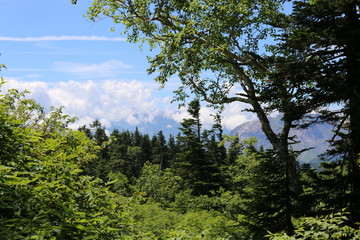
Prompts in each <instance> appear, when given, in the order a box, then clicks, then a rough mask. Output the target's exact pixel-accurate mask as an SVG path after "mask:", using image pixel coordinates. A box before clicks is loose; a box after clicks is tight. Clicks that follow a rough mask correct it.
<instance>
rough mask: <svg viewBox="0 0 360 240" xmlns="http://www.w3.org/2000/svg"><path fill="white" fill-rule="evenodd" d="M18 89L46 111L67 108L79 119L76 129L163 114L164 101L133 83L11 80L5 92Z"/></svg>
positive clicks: (139, 120)
mask: <svg viewBox="0 0 360 240" xmlns="http://www.w3.org/2000/svg"><path fill="white" fill-rule="evenodd" d="M9 88H17V89H19V90H24V89H27V90H29V91H30V94H29V95H28V97H29V98H34V99H35V100H37V101H38V102H39V103H40V104H41V105H42V106H44V107H45V108H47V109H48V108H49V107H50V106H55V107H60V106H64V107H65V110H64V111H65V113H67V114H70V115H71V116H77V117H79V121H78V122H77V123H76V124H75V125H74V126H82V125H85V124H89V123H91V122H92V121H94V120H95V119H99V120H100V122H101V123H103V124H104V125H105V126H106V127H111V126H112V125H113V124H114V123H117V122H120V121H125V122H127V123H128V124H130V125H134V126H135V125H138V124H140V123H150V122H152V121H154V119H155V118H156V117H157V116H159V115H161V114H163V112H162V110H161V107H163V106H161V104H160V103H161V99H158V98H156V97H155V96H154V94H153V92H152V91H153V89H150V88H149V87H148V86H146V85H145V84H143V83H141V82H139V81H136V80H133V81H130V82H125V81H118V80H105V81H101V82H95V81H90V80H88V81H82V82H80V81H67V82H57V83H52V84H51V83H46V82H39V81H37V82H24V81H19V80H14V79H13V80H11V79H8V82H7V83H6V84H5V85H4V87H3V89H5V90H6V89H9Z"/></svg>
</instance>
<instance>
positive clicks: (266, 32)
mask: <svg viewBox="0 0 360 240" xmlns="http://www.w3.org/2000/svg"><path fill="white" fill-rule="evenodd" d="M75 2H76V1H75ZM283 2H284V1H281V0H279V1H271V0H261V1H255V0H250V1H230V0H226V1H221V2H219V1H215V0H208V1H200V0H195V1H177V0H174V1H167V0H152V1H145V0H140V1H133V0H123V1H115V0H94V1H93V3H92V5H91V7H90V8H89V10H88V18H89V19H90V20H93V21H95V20H97V19H99V18H102V17H103V16H105V17H110V18H112V19H113V21H114V22H115V23H122V24H123V25H125V28H126V29H125V33H126V34H127V36H128V39H129V41H130V42H138V41H143V42H147V43H149V45H150V46H151V47H159V53H158V54H157V55H155V56H154V57H150V58H149V62H150V64H151V65H150V68H149V69H148V72H149V73H157V74H158V75H157V76H156V78H155V80H156V81H158V82H159V83H160V84H165V83H166V82H167V81H168V79H169V78H170V76H172V75H175V74H176V75H178V76H179V78H180V80H181V82H182V86H181V87H180V89H179V91H177V94H178V95H177V99H178V100H182V99H184V98H185V97H186V96H187V95H188V94H187V93H186V90H190V91H191V92H193V93H196V94H197V95H199V96H201V97H202V99H203V100H205V101H207V102H208V103H210V104H214V105H222V104H227V103H232V102H243V103H246V104H249V106H250V109H248V110H249V111H252V112H254V113H256V115H257V117H258V118H259V120H260V122H261V125H262V130H263V131H264V133H265V135H266V137H267V138H268V140H269V142H270V143H271V144H272V147H273V149H274V151H275V153H276V154H277V155H278V157H279V159H280V161H282V162H284V163H286V164H285V166H286V170H285V171H286V175H287V177H286V181H287V184H286V187H287V188H288V192H289V194H292V195H296V194H297V193H298V192H300V191H301V186H300V185H299V179H298V174H297V170H296V160H295V158H294V157H293V156H292V154H290V152H289V145H290V144H289V139H288V138H289V131H290V129H291V127H293V124H294V123H295V121H296V120H299V119H301V118H302V116H303V115H304V114H305V113H308V112H311V110H312V109H307V108H304V107H303V106H304V105H305V106H308V105H306V101H305V99H306V96H305V95H303V94H302V93H301V91H299V92H298V91H297V90H299V89H301V88H299V86H298V85H294V84H290V83H289V81H281V78H274V77H272V71H274V70H275V71H276V65H275V64H274V62H273V61H272V60H271V59H269V58H268V55H267V54H262V52H263V51H264V50H263V49H264V47H266V46H264V45H262V44H263V42H264V41H265V40H268V39H271V38H272V37H275V36H276V33H277V31H276V28H277V29H280V28H281V27H283V23H284V22H285V20H286V18H285V17H284V14H283V13H282V12H281V7H282V3H283ZM274 27H276V28H274ZM268 53H269V52H268ZM204 72H206V73H213V75H214V78H207V77H204V75H203V73H204ZM274 79H276V80H277V81H274ZM234 86H238V87H240V88H241V90H239V91H238V92H236V93H235V94H234V95H233V94H231V92H230V90H231V89H233V87H234ZM270 87H272V89H274V90H276V91H275V94H276V97H275V98H266V96H265V95H264V96H262V90H264V89H267V88H270ZM304 98H305V99H304ZM264 104H270V105H271V106H269V107H268V108H266V107H264ZM274 110H277V111H280V112H282V113H283V114H284V117H283V120H284V122H283V128H282V130H281V131H280V133H277V132H276V131H275V130H274V129H272V128H271V126H270V123H269V119H268V113H269V112H271V111H274ZM287 228H288V229H289V231H291V229H292V226H290V225H289V226H288V227H287Z"/></svg>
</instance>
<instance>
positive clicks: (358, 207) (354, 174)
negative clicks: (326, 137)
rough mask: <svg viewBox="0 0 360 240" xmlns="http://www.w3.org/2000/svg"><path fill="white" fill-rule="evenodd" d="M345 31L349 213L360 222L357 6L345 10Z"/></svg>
mask: <svg viewBox="0 0 360 240" xmlns="http://www.w3.org/2000/svg"><path fill="white" fill-rule="evenodd" d="M345 12H346V18H347V26H346V27H347V28H348V29H350V30H349V31H347V33H348V34H349V36H347V38H346V52H345V54H346V57H347V69H348V72H347V74H348V75H347V79H346V80H347V87H348V88H349V90H350V91H349V115H350V127H349V134H350V152H349V157H350V164H349V168H350V169H349V173H350V176H349V177H350V182H351V196H350V201H351V202H350V211H351V214H352V217H353V221H360V201H359V199H360V169H359V160H358V159H359V154H360V45H359V42H358V41H359V39H360V30H359V29H360V21H359V16H358V13H357V4H356V3H351V4H349V5H348V6H347V9H346V11H345Z"/></svg>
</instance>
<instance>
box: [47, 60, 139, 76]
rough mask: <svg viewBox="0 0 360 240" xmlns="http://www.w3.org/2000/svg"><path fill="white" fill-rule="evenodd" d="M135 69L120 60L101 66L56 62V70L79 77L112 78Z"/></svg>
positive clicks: (100, 64) (110, 61) (101, 64)
mask: <svg viewBox="0 0 360 240" xmlns="http://www.w3.org/2000/svg"><path fill="white" fill-rule="evenodd" d="M130 68H133V66H132V65H128V64H126V63H123V62H121V61H119V60H116V59H112V60H109V61H106V62H103V63H99V64H84V63H74V62H55V63H54V68H53V69H54V70H55V71H59V72H66V73H71V74H75V75H77V76H79V77H84V78H88V77H112V76H115V75H116V74H118V73H119V72H120V70H122V69H130Z"/></svg>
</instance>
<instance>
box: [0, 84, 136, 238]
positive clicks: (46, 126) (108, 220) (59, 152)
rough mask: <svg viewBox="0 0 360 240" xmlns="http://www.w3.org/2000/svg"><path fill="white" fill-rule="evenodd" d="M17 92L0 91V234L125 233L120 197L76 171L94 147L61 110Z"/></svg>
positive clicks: (83, 235)
mask: <svg viewBox="0 0 360 240" xmlns="http://www.w3.org/2000/svg"><path fill="white" fill-rule="evenodd" d="M24 94H25V93H22V92H18V91H17V90H10V91H9V92H8V93H6V94H5V95H1V96H0V108H1V112H0V119H1V121H0V122H1V133H0V137H1V145H2V146H1V150H0V151H1V152H0V160H1V162H0V193H1V194H0V203H1V205H0V208H1V211H0V212H1V213H0V237H1V238H2V239H25V238H29V239H30V238H31V239H50V238H51V239H55V238H56V239H115V238H119V237H120V236H123V235H126V234H127V233H128V232H129V231H130V228H129V224H130V220H129V219H128V218H125V217H124V216H123V212H124V210H125V209H126V199H125V198H122V197H120V196H118V195H116V194H114V193H112V192H110V191H109V190H108V188H106V187H104V186H102V185H101V181H99V180H95V179H93V178H92V177H89V176H86V175H83V174H82V169H81V167H82V165H83V164H85V163H86V162H88V161H91V160H92V159H93V158H94V157H95V156H96V147H95V145H94V144H93V142H92V141H90V140H89V139H88V138H87V137H86V136H85V135H84V134H82V133H81V132H77V131H73V130H70V129H69V128H67V125H68V123H70V122H72V121H74V119H72V118H70V117H69V116H66V115H63V114H62V112H61V109H52V110H51V111H50V113H49V114H45V113H44V112H43V109H42V108H41V107H40V106H39V105H38V104H36V103H35V102H34V101H33V100H30V99H26V98H24Z"/></svg>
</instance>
